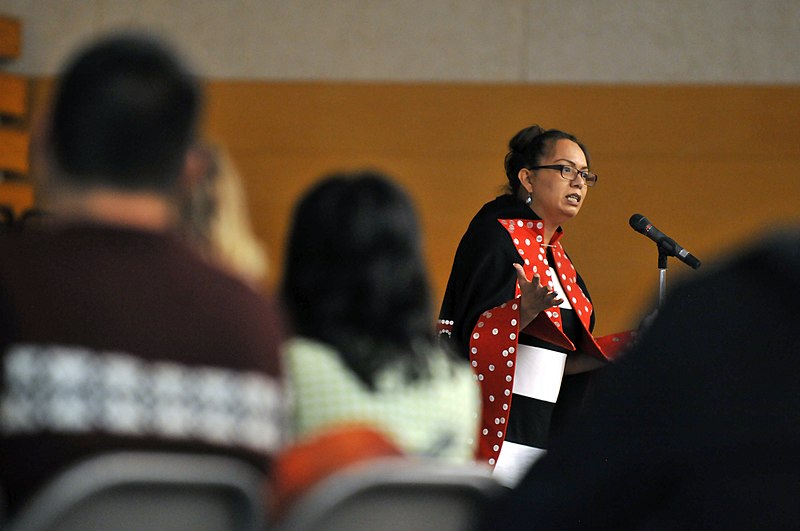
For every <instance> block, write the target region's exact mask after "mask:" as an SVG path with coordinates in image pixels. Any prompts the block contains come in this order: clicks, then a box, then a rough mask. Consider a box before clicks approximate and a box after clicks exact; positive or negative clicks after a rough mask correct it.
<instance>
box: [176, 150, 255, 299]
mask: <svg viewBox="0 0 800 531" xmlns="http://www.w3.org/2000/svg"><path fill="white" fill-rule="evenodd" d="M184 179H185V181H186V182H184V183H182V186H180V187H178V198H177V201H178V208H179V223H178V232H179V234H180V235H181V237H182V238H184V239H185V240H186V241H187V242H189V244H190V245H191V246H192V247H193V248H195V249H196V250H197V251H198V252H199V253H200V254H201V255H202V256H203V257H204V258H206V259H207V260H208V261H209V262H211V263H214V264H215V265H217V266H221V267H222V268H223V269H226V270H228V271H230V272H232V273H235V274H237V275H239V276H241V277H242V278H244V279H245V280H246V281H248V282H249V283H250V284H252V285H254V286H257V285H258V284H259V283H260V282H262V281H263V279H264V277H265V276H266V273H267V255H266V251H265V249H264V247H263V245H262V243H261V242H260V241H259V240H258V238H257V237H256V235H255V234H254V232H253V228H252V225H251V222H250V216H249V212H248V208H247V200H246V197H245V189H244V185H243V183H242V179H241V175H240V174H239V171H238V170H237V168H236V166H235V164H234V162H233V160H232V159H231V157H230V155H229V154H228V152H227V151H226V150H225V149H224V148H222V147H221V146H219V145H217V144H214V143H208V142H206V143H201V144H198V145H197V147H196V148H195V149H193V150H192V153H191V156H190V157H189V158H188V164H187V167H186V171H185V176H184Z"/></svg>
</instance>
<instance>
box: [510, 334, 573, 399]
mask: <svg viewBox="0 0 800 531" xmlns="http://www.w3.org/2000/svg"><path fill="white" fill-rule="evenodd" d="M566 362H567V355H566V354H564V353H562V352H556V351H554V350H548V349H546V348H540V347H530V346H528V345H522V344H520V345H518V346H517V369H516V372H515V373H514V389H513V392H514V394H517V395H523V396H527V397H530V398H536V399H538V400H544V401H545V402H552V403H555V401H556V400H557V399H558V392H559V390H560V389H561V379H562V378H563V376H564V365H565V364H566Z"/></svg>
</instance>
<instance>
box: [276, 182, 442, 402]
mask: <svg viewBox="0 0 800 531" xmlns="http://www.w3.org/2000/svg"><path fill="white" fill-rule="evenodd" d="M281 295H282V298H283V302H284V304H285V309H286V311H287V314H288V316H289V318H290V321H291V322H292V324H293V325H294V329H295V333H297V334H299V335H301V336H305V337H308V338H311V339H315V340H318V341H320V342H323V343H326V344H329V345H331V346H332V347H333V348H335V349H336V350H337V351H338V352H339V355H340V356H341V358H342V360H343V362H344V363H345V365H346V366H347V367H348V368H349V369H351V370H352V371H353V372H354V373H355V374H356V375H357V376H358V377H359V378H360V379H361V380H362V381H363V382H364V383H365V384H366V385H367V386H369V387H370V388H373V389H374V387H375V380H376V376H377V375H378V374H379V373H380V371H381V370H382V369H384V368H386V367H389V366H393V365H394V364H395V363H399V364H401V366H402V371H403V373H404V374H405V375H406V377H407V379H408V380H409V381H414V380H417V379H419V378H420V377H424V376H426V375H427V374H428V370H427V368H428V356H429V355H430V348H431V345H432V344H433V343H434V326H433V320H432V312H431V309H430V293H429V285H428V280H427V274H426V269H425V265H424V260H423V255H422V249H421V244H420V228H419V225H418V222H417V216H416V213H415V210H414V206H413V204H412V201H411V199H410V198H409V196H408V195H407V194H406V193H405V192H404V191H403V190H402V189H401V188H400V187H399V186H398V185H396V184H394V183H393V182H391V181H390V180H389V178H388V177H386V176H385V175H382V174H380V173H377V172H373V171H362V172H356V173H337V174H333V175H330V176H327V177H326V178H324V179H323V180H322V181H321V182H319V183H318V184H317V185H316V186H314V187H312V188H311V190H309V191H308V192H307V193H306V194H305V195H304V196H303V197H302V198H301V200H300V201H299V202H298V203H297V205H296V207H295V210H294V214H293V220H292V227H291V230H290V234H289V239H288V247H287V252H286V261H285V271H284V274H283V285H282V289H281Z"/></svg>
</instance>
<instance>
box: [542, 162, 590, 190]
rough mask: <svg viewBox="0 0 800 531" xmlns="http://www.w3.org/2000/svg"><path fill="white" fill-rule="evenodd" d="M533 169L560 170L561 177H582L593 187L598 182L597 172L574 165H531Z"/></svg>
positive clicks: (571, 178) (570, 178)
mask: <svg viewBox="0 0 800 531" xmlns="http://www.w3.org/2000/svg"><path fill="white" fill-rule="evenodd" d="M529 169H531V170H558V171H560V172H561V177H562V178H564V179H566V180H568V181H574V180H575V177H580V178H581V179H583V181H584V182H585V183H586V186H589V187H592V186H594V185H595V184H597V174H596V173H592V172H590V171H587V170H579V169H577V168H575V167H573V166H567V165H566V164H550V165H548V166H531V167H530V168H529Z"/></svg>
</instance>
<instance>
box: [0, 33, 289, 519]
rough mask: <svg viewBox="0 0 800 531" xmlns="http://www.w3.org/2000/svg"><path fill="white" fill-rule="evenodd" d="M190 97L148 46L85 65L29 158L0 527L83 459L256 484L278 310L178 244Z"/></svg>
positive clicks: (4, 341)
mask: <svg viewBox="0 0 800 531" xmlns="http://www.w3.org/2000/svg"><path fill="white" fill-rule="evenodd" d="M201 107H202V95H201V93H200V89H199V84H198V82H197V80H196V79H195V78H194V76H193V75H192V74H191V73H190V72H189V71H188V70H187V69H186V68H185V66H184V65H183V64H182V63H181V62H180V61H179V60H178V59H177V58H176V57H175V56H174V55H173V53H172V52H171V51H170V50H169V49H168V48H167V47H165V46H164V45H163V44H162V43H160V42H158V41H157V40H155V39H153V38H151V37H146V36H140V35H134V34H124V35H112V36H108V37H104V38H101V39H100V40H98V41H95V42H93V43H92V44H90V45H89V46H87V47H86V48H84V49H82V50H81V51H80V52H79V53H78V54H77V55H76V56H74V57H73V58H72V60H71V61H70V62H69V63H68V64H67V66H66V68H65V69H64V71H63V73H62V74H61V76H60V79H59V82H58V86H57V90H56V93H55V97H54V100H53V102H52V106H51V108H50V109H49V114H48V115H47V119H46V120H44V121H43V126H44V127H43V129H42V130H41V131H40V132H39V133H38V134H37V135H35V138H36V142H35V143H34V145H33V147H32V150H33V152H34V153H33V155H34V157H35V158H36V160H37V161H40V162H43V163H44V167H43V168H41V169H40V170H41V172H42V173H41V174H40V175H38V176H37V178H38V183H37V184H38V199H39V201H40V203H41V206H42V208H44V209H45V210H46V211H47V212H48V223H46V224H43V225H42V226H41V227H33V226H32V227H30V228H29V229H26V230H25V231H21V232H19V233H16V232H12V233H6V234H3V235H2V236H0V363H1V364H2V380H1V381H0V411H1V412H2V415H0V484H1V485H2V491H3V492H4V493H5V494H6V496H7V498H8V500H7V501H8V507H9V510H10V512H11V513H13V512H14V511H15V510H17V509H18V508H19V506H20V504H22V503H23V502H24V501H25V500H26V499H27V498H28V497H29V496H30V495H31V494H32V493H33V492H34V491H35V490H36V489H37V488H39V487H40V486H41V485H42V484H43V483H44V482H45V481H47V479H48V478H50V477H51V476H53V475H54V474H55V473H57V472H58V471H60V470H62V469H63V468H64V467H66V466H67V465H69V464H71V463H73V462H75V461H77V460H79V459H81V458H84V457H88V456H92V455H95V454H97V453H99V452H105V451H111V450H132V449H150V450H153V449H158V450H175V451H189V452H215V453H222V454H227V455H234V456H240V457H242V458H244V459H246V460H248V461H249V462H251V463H253V464H255V465H256V466H258V467H260V468H261V469H263V470H265V471H266V470H267V469H268V465H269V462H270V459H271V455H272V453H273V451H274V450H275V449H276V448H277V447H278V446H279V442H280V437H281V434H282V433H281V421H280V420H281V418H282V417H283V413H282V409H283V400H282V392H281V388H280V385H279V381H278V377H279V372H280V371H279V367H280V360H279V356H278V349H279V345H280V343H281V341H282V339H283V333H282V330H281V328H282V325H281V322H280V319H279V316H278V314H277V312H276V308H275V306H274V305H273V304H272V303H270V302H269V301H267V300H266V299H264V298H262V297H260V296H258V295H257V294H256V293H254V291H253V290H251V289H249V288H248V287H247V286H246V285H244V284H243V283H242V282H240V281H239V280H237V279H235V278H233V277H231V276H228V275H226V274H223V273H222V272H221V271H219V270H218V269H216V268H212V267H210V266H208V265H207V264H206V263H205V262H204V261H203V260H201V259H200V258H199V257H198V256H197V253H195V252H194V251H192V250H191V249H190V248H189V247H188V246H187V245H185V243H184V242H183V241H181V240H179V239H177V238H176V237H175V236H174V232H175V224H176V222H177V212H176V208H175V206H174V203H173V197H174V187H175V186H176V185H177V184H178V181H179V177H180V175H181V173H182V172H183V171H184V165H185V163H186V160H187V157H188V155H189V153H190V151H191V149H192V146H193V145H194V143H195V140H196V132H197V128H198V121H199V118H200V114H201Z"/></svg>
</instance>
